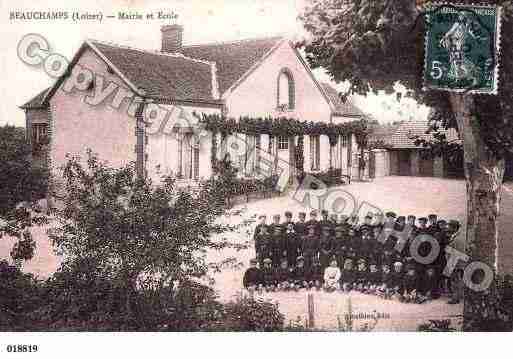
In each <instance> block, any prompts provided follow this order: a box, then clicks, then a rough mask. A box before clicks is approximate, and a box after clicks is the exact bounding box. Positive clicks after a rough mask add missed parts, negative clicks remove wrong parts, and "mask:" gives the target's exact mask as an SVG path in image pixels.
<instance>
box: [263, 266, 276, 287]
mask: <svg viewBox="0 0 513 359" xmlns="http://www.w3.org/2000/svg"><path fill="white" fill-rule="evenodd" d="M272 264H273V261H272V260H271V258H266V259H264V268H263V269H262V278H263V284H264V288H265V290H266V291H268V292H274V291H275V290H276V284H277V283H276V275H275V271H274V269H273V266H272Z"/></svg>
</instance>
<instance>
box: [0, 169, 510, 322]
mask: <svg viewBox="0 0 513 359" xmlns="http://www.w3.org/2000/svg"><path fill="white" fill-rule="evenodd" d="M341 188H342V189H343V190H345V191H347V192H349V193H350V194H351V195H352V196H354V197H355V198H356V199H357V200H358V201H359V202H363V201H367V202H369V203H371V204H373V205H374V206H376V207H379V208H381V209H382V210H383V211H386V210H393V211H395V212H396V213H398V214H401V215H408V214H414V215H416V216H426V215H428V214H430V213H437V214H438V215H439V216H440V217H442V218H446V219H453V218H454V219H458V220H460V221H461V222H462V223H463V224H464V223H465V221H464V217H465V184H464V182H463V181H461V180H448V179H437V178H423V177H385V178H381V179H376V180H375V181H374V182H369V183H360V182H354V183H353V184H351V185H347V186H343V187H341ZM501 208H502V212H501V232H500V233H501V235H500V238H501V243H500V252H501V253H503V254H502V255H501V261H500V268H499V270H501V271H509V272H511V268H512V265H511V264H512V263H513V242H512V240H511V237H512V236H511V235H512V234H513V185H509V184H507V185H505V186H504V191H503V199H502V206H501ZM234 210H235V211H239V212H240V214H238V215H234V216H231V217H230V219H229V221H230V222H231V223H233V224H235V223H237V222H240V221H242V220H252V219H253V218H254V217H255V216H256V215H258V214H260V213H265V214H267V215H268V216H270V215H273V214H275V213H280V214H282V215H283V212H285V210H290V211H292V212H293V213H295V214H296V213H297V212H299V211H305V210H308V208H306V209H305V208H304V207H303V205H302V204H300V203H298V202H297V201H296V200H294V199H293V198H292V196H285V197H278V198H273V199H268V200H261V201H257V202H253V203H250V204H247V205H239V206H237V207H236V208H235V209H234ZM254 225H255V223H252V224H251V226H249V227H246V228H244V229H243V230H241V231H240V232H238V233H230V234H228V236H229V237H230V238H231V239H233V240H234V241H237V242H241V243H243V242H246V241H248V239H249V238H250V237H251V236H252V230H253V227H254ZM33 234H34V238H35V239H36V240H37V250H36V257H35V258H34V259H33V260H31V261H30V262H28V263H26V264H25V266H24V269H25V270H26V271H28V272H32V273H34V274H37V275H39V276H41V277H46V276H48V275H49V274H50V273H52V272H53V271H55V269H56V268H57V266H58V265H59V258H58V257H56V256H55V255H54V254H53V253H52V248H51V245H50V243H49V242H48V238H47V237H46V235H45V230H44V229H43V228H37V229H35V230H34V231H33ZM462 246H463V243H462V240H461V238H460V239H459V241H458V243H457V247H460V248H462ZM11 247H12V241H9V240H8V239H4V240H3V241H0V258H9V252H10V249H11ZM227 256H234V257H236V258H237V259H238V260H239V261H241V262H243V263H244V268H245V267H246V266H247V264H248V262H249V259H250V258H252V257H253V256H254V250H253V246H252V245H251V247H250V249H248V250H240V251H232V250H227V251H224V252H223V253H218V252H216V253H212V254H211V255H209V259H211V260H221V259H223V258H226V257H227ZM244 268H229V269H226V270H223V271H222V272H221V273H215V274H213V277H214V279H215V284H214V287H215V288H216V290H217V291H218V293H219V296H220V298H221V299H222V300H229V299H231V298H233V297H234V296H236V295H238V294H239V293H240V291H241V286H242V275H243V272H244ZM264 296H265V297H266V299H269V300H272V301H277V302H278V303H279V306H280V310H281V311H282V312H283V313H284V314H285V316H286V318H287V320H294V319H296V318H297V317H298V316H300V317H302V318H305V315H306V308H307V299H306V296H307V293H306V292H301V291H300V292H297V293H296V292H294V293H292V292H287V293H272V294H266V295H264ZM314 297H315V313H316V325H317V327H319V328H325V329H334V328H336V327H337V316H339V317H340V318H341V320H342V321H343V319H344V314H345V313H347V300H348V298H349V297H351V304H352V310H353V313H354V314H359V313H361V314H367V315H368V314H372V313H373V312H377V313H380V314H384V315H386V316H387V318H386V319H381V320H379V321H378V323H377V325H376V328H375V330H415V329H416V328H417V326H418V324H420V323H423V322H425V321H426V320H428V319H436V318H444V317H447V316H454V315H458V314H459V313H461V310H462V307H461V305H447V304H446V299H445V298H444V299H439V300H437V301H433V302H430V303H425V304H420V305H417V304H405V303H398V302H395V301H385V300H382V299H380V298H377V297H375V296H370V295H364V294H360V293H350V294H349V295H348V294H340V293H323V292H314ZM365 322H370V320H368V319H367V320H357V321H355V327H356V328H358V327H360V326H362V325H363V324H364V323H365Z"/></svg>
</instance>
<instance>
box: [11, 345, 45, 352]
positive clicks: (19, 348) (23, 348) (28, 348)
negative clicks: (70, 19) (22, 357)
mask: <svg viewBox="0 0 513 359" xmlns="http://www.w3.org/2000/svg"><path fill="white" fill-rule="evenodd" d="M38 350H39V348H38V346H37V345H32V344H31V345H28V344H9V345H7V353H35V352H37V351H38Z"/></svg>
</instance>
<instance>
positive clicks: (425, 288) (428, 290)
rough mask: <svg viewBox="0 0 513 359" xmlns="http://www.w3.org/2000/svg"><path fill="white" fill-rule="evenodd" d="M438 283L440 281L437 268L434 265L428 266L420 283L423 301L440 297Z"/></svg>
mask: <svg viewBox="0 0 513 359" xmlns="http://www.w3.org/2000/svg"><path fill="white" fill-rule="evenodd" d="M438 283H439V282H438V275H437V272H436V269H435V268H434V267H433V266H429V267H427V268H426V270H425V273H424V274H423V276H422V278H421V282H420V285H419V287H420V294H421V295H422V301H423V302H424V301H426V300H431V299H437V298H439V297H440V293H439V291H438Z"/></svg>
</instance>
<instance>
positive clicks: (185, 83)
mask: <svg viewBox="0 0 513 359" xmlns="http://www.w3.org/2000/svg"><path fill="white" fill-rule="evenodd" d="M90 42H91V43H92V44H93V45H94V46H95V47H96V48H97V49H98V50H99V51H100V52H101V53H102V54H103V55H104V56H105V57H106V58H107V59H108V60H109V61H110V62H111V63H112V64H113V65H114V66H115V67H116V68H117V69H118V70H119V71H120V72H121V73H122V74H123V75H124V76H125V77H126V78H127V79H128V80H129V81H130V82H131V83H132V84H134V86H136V87H137V88H138V89H142V90H144V92H145V95H147V96H149V97H154V98H161V99H173V100H216V99H217V96H216V92H217V89H215V88H214V86H215V79H214V77H213V76H215V70H214V64H211V63H208V62H205V61H198V60H196V59H190V58H187V57H185V56H182V55H180V54H164V53H160V52H151V51H145V50H139V49H134V48H130V47H123V46H118V45H112V44H107V43H103V42H99V41H95V40H91V41H90ZM214 96H216V97H214Z"/></svg>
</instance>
